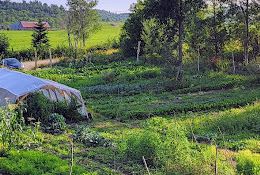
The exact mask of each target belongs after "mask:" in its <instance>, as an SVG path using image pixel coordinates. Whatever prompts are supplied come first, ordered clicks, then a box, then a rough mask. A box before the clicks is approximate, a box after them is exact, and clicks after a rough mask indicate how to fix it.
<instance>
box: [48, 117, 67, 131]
mask: <svg viewBox="0 0 260 175" xmlns="http://www.w3.org/2000/svg"><path fill="white" fill-rule="evenodd" d="M65 121H66V119H65V118H64V117H63V116H62V115H59V114H57V113H53V114H50V115H49V117H48V122H47V123H46V125H45V126H44V127H45V132H47V133H52V134H61V133H62V132H64V131H65V130H66V128H67V125H66V123H65Z"/></svg>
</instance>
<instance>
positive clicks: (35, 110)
mask: <svg viewBox="0 0 260 175" xmlns="http://www.w3.org/2000/svg"><path fill="white" fill-rule="evenodd" d="M22 108H24V117H25V120H26V122H27V123H28V121H29V120H30V118H34V119H35V120H36V121H40V122H42V123H46V122H47V121H48V116H49V114H50V113H51V111H52V105H51V103H50V101H49V100H48V99H47V98H46V97H45V96H44V95H43V94H42V93H34V94H29V95H28V97H27V98H26V100H25V101H24V104H23V105H22Z"/></svg>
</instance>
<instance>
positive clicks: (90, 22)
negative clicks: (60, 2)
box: [67, 0, 99, 60]
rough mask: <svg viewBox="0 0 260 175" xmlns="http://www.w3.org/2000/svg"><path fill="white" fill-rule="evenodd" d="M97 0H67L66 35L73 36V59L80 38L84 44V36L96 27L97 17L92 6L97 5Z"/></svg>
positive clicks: (75, 56)
mask: <svg viewBox="0 0 260 175" xmlns="http://www.w3.org/2000/svg"><path fill="white" fill-rule="evenodd" d="M97 2H98V1H97V0H68V1H67V5H68V6H69V10H68V16H67V17H68V20H67V21H68V22H69V23H67V31H68V36H69V39H70V36H71V35H72V36H73V42H74V49H75V54H74V59H75V60H76V59H77V55H78V48H79V43H80V40H81V39H82V41H83V44H84V45H85V41H86V38H87V37H89V36H90V34H91V33H93V32H94V31H96V30H97V29H98V21H99V17H98V15H97V12H96V11H94V10H93V8H94V7H95V6H96V5H97Z"/></svg>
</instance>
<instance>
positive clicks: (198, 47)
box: [197, 46, 200, 71]
mask: <svg viewBox="0 0 260 175" xmlns="http://www.w3.org/2000/svg"><path fill="white" fill-rule="evenodd" d="M197 68H198V71H200V46H199V47H198V67H197Z"/></svg>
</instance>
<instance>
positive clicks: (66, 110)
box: [53, 98, 83, 122]
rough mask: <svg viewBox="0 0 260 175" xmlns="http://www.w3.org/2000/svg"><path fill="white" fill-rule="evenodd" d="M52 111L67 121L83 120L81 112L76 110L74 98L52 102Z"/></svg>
mask: <svg viewBox="0 0 260 175" xmlns="http://www.w3.org/2000/svg"><path fill="white" fill-rule="evenodd" d="M53 112H54V113H58V114H61V115H62V116H63V117H65V118H66V120H68V121H73V122H77V121H80V120H83V118H82V116H81V114H80V113H79V112H78V102H77V100H76V99H75V98H72V99H71V102H70V103H69V104H67V103H66V102H53Z"/></svg>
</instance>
